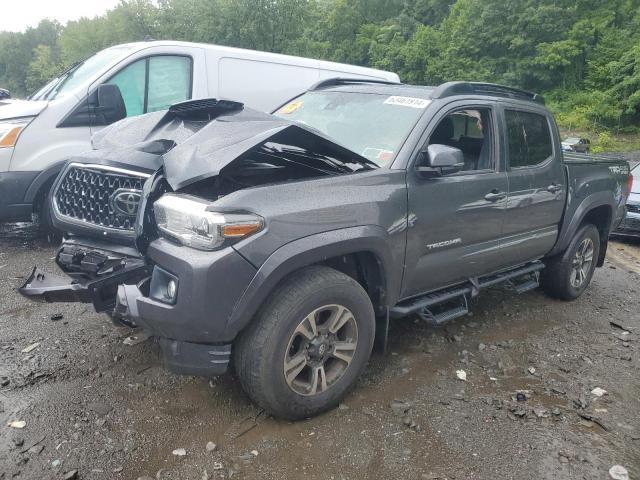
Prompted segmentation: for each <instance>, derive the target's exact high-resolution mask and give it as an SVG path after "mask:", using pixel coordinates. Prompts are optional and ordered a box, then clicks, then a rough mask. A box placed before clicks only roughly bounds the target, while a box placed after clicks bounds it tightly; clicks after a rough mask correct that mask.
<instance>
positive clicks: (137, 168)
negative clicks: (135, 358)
mask: <svg viewBox="0 0 640 480" xmlns="http://www.w3.org/2000/svg"><path fill="white" fill-rule="evenodd" d="M93 144H94V150H93V151H91V152H88V153H86V154H82V155H80V156H78V157H75V158H73V159H71V160H70V161H69V162H68V164H67V165H66V167H65V168H63V170H62V172H61V173H60V175H59V176H58V178H57V180H56V182H55V183H54V186H53V188H52V193H51V202H52V206H53V208H52V210H53V223H54V225H55V226H56V227H57V228H58V229H60V230H62V231H64V232H67V237H66V238H65V241H64V243H63V245H62V247H61V249H60V251H59V252H58V254H57V256H56V264H57V265H58V267H60V269H61V270H62V271H63V272H64V273H65V274H66V275H67V277H63V276H58V275H52V274H49V273H46V272H44V271H42V270H41V269H39V268H34V270H33V272H32V273H31V275H30V277H29V279H28V280H27V281H26V282H25V284H24V285H23V286H22V287H21V288H20V289H19V291H20V293H21V294H22V295H24V296H25V297H27V298H30V299H32V300H40V301H47V302H85V303H92V304H93V306H94V307H95V309H96V311H98V312H105V313H108V314H109V315H111V317H112V318H113V319H114V321H118V322H120V323H125V324H127V325H132V326H133V325H136V324H140V323H142V325H143V326H145V325H144V324H145V321H144V320H143V319H141V318H140V314H139V312H138V301H139V300H140V299H143V300H144V298H147V297H152V299H153V298H155V297H154V280H153V278H154V276H155V273H157V272H159V271H162V269H161V268H157V267H158V266H156V265H154V263H153V261H152V260H151V259H150V258H149V256H148V255H147V249H148V248H149V245H150V244H151V242H153V241H154V240H156V239H158V238H159V237H160V236H162V237H164V239H167V240H168V241H170V242H174V244H178V245H179V244H182V245H187V244H185V243H184V242H181V241H180V238H178V237H176V236H173V237H172V236H171V231H170V228H167V229H165V230H163V231H162V235H161V231H160V230H162V228H159V226H158V223H157V219H156V217H155V213H154V208H153V206H154V203H155V202H156V201H158V200H159V199H160V198H161V197H162V196H163V195H165V194H167V193H169V194H175V195H177V196H187V197H189V198H195V199H200V200H201V201H202V202H204V203H207V204H209V205H215V202H216V201H217V200H219V199H220V198H222V197H225V196H227V195H230V194H232V193H233V192H235V191H238V190H242V189H246V188H251V187H257V186H262V185H265V184H278V183H285V182H291V181H299V180H306V179H312V178H318V177H325V176H331V175H343V174H349V173H354V172H359V171H365V170H371V169H374V168H377V166H376V165H375V164H374V163H372V162H371V161H369V160H367V159H366V158H364V157H362V156H360V155H358V154H356V153H354V152H352V151H351V150H348V149H346V148H345V147H342V146H340V145H338V144H336V143H334V142H333V141H331V140H330V139H328V138H326V137H325V136H323V135H322V134H321V133H319V132H316V131H315V130H312V129H309V128H307V127H305V126H303V125H299V124H296V123H293V122H290V121H287V120H284V119H282V118H279V117H275V116H273V115H269V114H265V113H260V112H257V111H253V110H250V109H245V108H244V107H243V106H242V104H239V103H236V102H226V101H216V100H214V99H209V100H195V101H189V102H184V103H182V104H178V105H174V106H172V107H171V108H170V109H169V110H168V111H167V112H155V113H151V114H147V115H143V116H141V117H137V118H131V119H125V120H124V121H122V122H118V123H116V124H114V125H112V126H110V127H107V128H106V129H104V130H102V131H101V132H99V133H98V134H97V135H96V136H95V137H94V139H93ZM247 213H250V212H246V211H245V212H241V213H240V214H238V212H224V213H223V214H220V215H226V216H227V217H228V218H233V217H234V216H235V217H238V215H246V214H247ZM245 227H246V225H245ZM189 228H190V227H189ZM194 228H195V229H196V230H197V229H198V228H199V227H198V226H195V227H194ZM231 230H232V229H231ZM236 230H237V229H236ZM229 240H230V241H229V242H222V243H220V245H222V246H228V245H230V244H231V243H233V241H232V240H233V238H229ZM154 268H155V269H154ZM154 272H155V273H154ZM247 275H248V273H247ZM163 288H166V285H163ZM156 297H157V295H156Z"/></svg>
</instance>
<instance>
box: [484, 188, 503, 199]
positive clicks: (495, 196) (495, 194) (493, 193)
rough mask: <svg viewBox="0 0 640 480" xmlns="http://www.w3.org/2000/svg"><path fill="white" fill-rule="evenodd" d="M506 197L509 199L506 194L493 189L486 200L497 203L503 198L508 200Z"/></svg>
mask: <svg viewBox="0 0 640 480" xmlns="http://www.w3.org/2000/svg"><path fill="white" fill-rule="evenodd" d="M506 197H507V194H506V193H504V192H500V191H498V190H497V189H493V190H491V191H490V192H489V193H487V194H486V195H485V196H484V199H485V200H487V201H489V202H497V201H498V200H502V199H503V198H506Z"/></svg>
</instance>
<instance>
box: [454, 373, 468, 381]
mask: <svg viewBox="0 0 640 480" xmlns="http://www.w3.org/2000/svg"><path fill="white" fill-rule="evenodd" d="M456 377H458V380H462V381H463V382H466V381H467V372H465V371H464V370H456Z"/></svg>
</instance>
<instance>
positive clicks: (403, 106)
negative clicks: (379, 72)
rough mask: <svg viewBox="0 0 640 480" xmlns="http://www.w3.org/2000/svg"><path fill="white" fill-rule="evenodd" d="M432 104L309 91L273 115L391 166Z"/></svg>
mask: <svg viewBox="0 0 640 480" xmlns="http://www.w3.org/2000/svg"><path fill="white" fill-rule="evenodd" d="M429 103H430V101H429V100H427V99H423V98H414V97H403V96H396V95H392V96H390V95H382V94H378V93H375V94H373V93H354V92H335V91H333V92H332V91H324V92H322V91H316V92H307V93H305V94H304V95H302V96H300V97H298V98H296V99H294V100H292V101H291V102H289V103H287V104H286V105H285V106H283V107H281V108H280V109H278V110H277V111H276V112H275V114H274V115H277V116H279V117H281V118H285V119H287V120H293V121H295V122H299V123H302V124H305V125H308V126H310V127H313V128H315V129H316V130H319V131H320V132H322V133H323V134H325V135H326V136H328V137H330V138H332V139H333V140H335V141H336V142H337V143H339V144H341V145H343V146H345V147H347V148H348V149H350V150H352V151H354V152H356V153H359V154H360V155H362V156H363V157H365V158H367V159H368V160H371V161H372V162H374V163H375V164H376V165H378V166H380V167H383V166H386V165H389V164H390V163H391V162H392V161H393V159H394V158H395V156H396V155H397V153H398V150H399V149H400V147H401V146H402V144H403V143H404V140H405V139H406V138H407V136H408V135H409V133H410V132H411V130H412V128H413V127H414V125H415V124H416V122H417V121H418V119H419V118H420V116H421V115H422V113H423V111H424V109H425V108H426V107H427V106H428V105H429Z"/></svg>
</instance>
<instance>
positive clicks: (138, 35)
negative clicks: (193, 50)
mask: <svg viewBox="0 0 640 480" xmlns="http://www.w3.org/2000/svg"><path fill="white" fill-rule="evenodd" d="M145 37H152V38H155V39H176V40H189V41H196V42H206V43H217V44H222V45H232V46H238V47H245V48H253V49H259V50H268V51H273V52H284V53H289V54H294V55H302V56H309V57H317V58H323V59H329V60H335V61H339V62H347V63H353V64H359V65H368V66H372V67H377V68H383V69H387V70H393V71H396V72H398V73H399V74H400V76H401V78H402V79H403V81H405V82H408V83H420V84H436V83H439V82H443V81H447V80H453V79H467V80H486V81H494V82H499V83H503V84H507V85H513V86H519V87H523V88H526V89H530V90H534V91H538V92H543V93H544V94H545V95H546V96H547V97H548V100H549V103H550V105H551V106H552V108H554V109H555V110H556V111H557V112H558V116H559V120H560V123H561V124H563V125H564V126H566V127H568V128H574V129H589V130H599V131H603V130H609V131H614V132H625V131H637V129H638V128H640V127H639V126H640V0H606V1H603V0H156V1H151V0H121V4H120V5H119V6H118V7H116V8H114V9H113V10H110V11H109V12H107V13H106V14H105V15H103V16H100V17H97V18H93V19H85V18H83V19H80V20H78V21H73V22H70V23H68V24H67V25H66V26H62V25H60V24H58V23H56V22H51V21H48V20H44V21H42V22H40V24H39V25H38V26H37V27H36V28H29V29H27V30H26V31H25V32H24V33H9V32H0V87H4V88H8V89H9V90H11V91H12V92H13V93H14V94H15V95H25V94H28V93H30V92H32V91H34V90H36V89H37V88H38V87H40V86H42V85H43V84H44V83H46V82H47V81H48V80H50V79H51V78H52V77H53V76H55V75H56V73H58V72H60V71H62V70H64V69H65V67H67V66H69V65H71V64H72V63H73V62H76V61H78V60H81V59H83V58H85V57H87V56H89V55H91V54H93V53H94V52H96V51H98V50H100V49H102V48H105V47H107V46H110V45H114V44H117V43H124V42H129V41H139V40H142V39H144V38H145Z"/></svg>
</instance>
